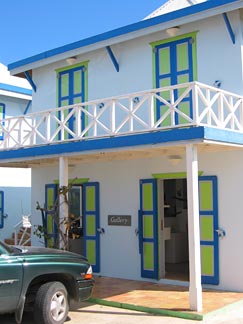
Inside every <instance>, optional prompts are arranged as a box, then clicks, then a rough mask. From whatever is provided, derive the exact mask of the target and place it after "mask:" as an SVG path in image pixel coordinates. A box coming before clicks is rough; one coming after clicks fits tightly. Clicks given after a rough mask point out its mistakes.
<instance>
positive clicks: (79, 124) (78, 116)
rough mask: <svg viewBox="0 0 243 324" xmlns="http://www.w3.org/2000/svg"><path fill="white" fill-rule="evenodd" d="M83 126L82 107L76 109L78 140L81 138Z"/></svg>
mask: <svg viewBox="0 0 243 324" xmlns="http://www.w3.org/2000/svg"><path fill="white" fill-rule="evenodd" d="M81 128H82V126H81V105H78V106H76V107H75V134H76V139H79V138H80V134H81V131H82V129H81Z"/></svg>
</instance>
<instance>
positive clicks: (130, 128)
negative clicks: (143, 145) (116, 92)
mask: <svg viewBox="0 0 243 324" xmlns="http://www.w3.org/2000/svg"><path fill="white" fill-rule="evenodd" d="M132 112H133V98H132V97H130V98H129V116H128V118H129V131H130V132H132V131H133V116H132Z"/></svg>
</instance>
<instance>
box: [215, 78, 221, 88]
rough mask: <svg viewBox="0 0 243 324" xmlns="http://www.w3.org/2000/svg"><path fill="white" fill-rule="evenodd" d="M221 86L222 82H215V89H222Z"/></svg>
mask: <svg viewBox="0 0 243 324" xmlns="http://www.w3.org/2000/svg"><path fill="white" fill-rule="evenodd" d="M221 84H222V81H220V80H215V81H214V84H213V85H214V87H216V88H220V87H221Z"/></svg>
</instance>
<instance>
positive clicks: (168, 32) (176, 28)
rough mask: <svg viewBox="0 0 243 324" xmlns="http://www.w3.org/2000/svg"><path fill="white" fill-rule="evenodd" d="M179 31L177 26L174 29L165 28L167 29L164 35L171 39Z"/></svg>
mask: <svg viewBox="0 0 243 324" xmlns="http://www.w3.org/2000/svg"><path fill="white" fill-rule="evenodd" d="M179 30H180V27H179V26H175V27H171V28H167V29H166V33H167V34H168V35H169V36H171V37H173V36H176V35H178V33H179Z"/></svg>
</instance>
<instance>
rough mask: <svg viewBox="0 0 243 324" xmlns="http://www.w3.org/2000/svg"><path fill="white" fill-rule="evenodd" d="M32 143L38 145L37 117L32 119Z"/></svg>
mask: <svg viewBox="0 0 243 324" xmlns="http://www.w3.org/2000/svg"><path fill="white" fill-rule="evenodd" d="M30 142H31V144H32V145H35V144H36V117H33V119H32V136H31V138H30Z"/></svg>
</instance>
